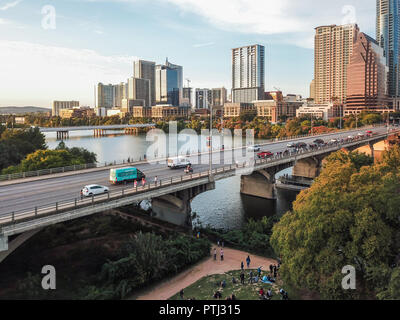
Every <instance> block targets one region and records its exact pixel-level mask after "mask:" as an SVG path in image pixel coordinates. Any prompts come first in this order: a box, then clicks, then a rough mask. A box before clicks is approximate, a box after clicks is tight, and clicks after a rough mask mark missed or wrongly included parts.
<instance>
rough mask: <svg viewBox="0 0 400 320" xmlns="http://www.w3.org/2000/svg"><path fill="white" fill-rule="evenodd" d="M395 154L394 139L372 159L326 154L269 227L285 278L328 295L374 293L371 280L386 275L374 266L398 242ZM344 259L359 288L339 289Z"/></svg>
mask: <svg viewBox="0 0 400 320" xmlns="http://www.w3.org/2000/svg"><path fill="white" fill-rule="evenodd" d="M399 154H400V149H399V147H396V148H394V149H393V150H391V151H389V152H388V153H387V154H386V155H385V156H384V159H383V161H382V162H381V163H378V164H376V165H368V163H369V162H370V161H369V160H368V159H367V158H365V157H363V156H361V155H359V154H350V155H345V154H343V152H342V151H340V152H338V153H337V154H334V155H332V156H330V157H328V159H327V162H326V164H325V166H324V169H323V171H322V173H321V175H320V177H319V178H317V179H316V181H315V183H314V184H313V185H312V187H311V188H310V189H309V190H306V191H303V192H302V193H300V195H299V196H298V197H297V200H296V201H295V203H294V205H293V211H291V212H288V213H287V214H285V215H284V216H283V218H282V219H281V220H280V222H279V223H278V224H276V225H275V226H274V228H273V234H272V237H271V244H272V246H273V248H274V249H275V251H276V252H277V253H278V254H279V255H280V256H281V257H282V260H283V262H284V263H283V265H282V269H281V274H282V276H283V278H284V279H285V281H288V282H289V283H291V284H292V285H294V286H297V287H306V288H308V289H310V290H315V291H317V292H319V293H320V294H321V295H322V297H323V298H327V299H349V298H360V297H362V295H363V294H364V295H368V293H369V292H372V294H373V295H375V296H376V294H379V292H380V290H381V288H379V287H377V286H376V282H385V280H384V279H382V278H379V279H378V278H377V277H376V276H374V274H375V275H376V273H377V272H376V268H377V267H379V266H382V265H383V266H390V265H391V264H393V261H394V259H395V256H396V254H397V253H398V250H399V242H398V241H397V240H396V239H398V237H399V230H400V229H399V227H400V225H399V224H400V223H399V211H398V208H399V206H400V195H399V193H398V190H400V167H398V166H397V163H398V162H399V161H400V158H399V159H398V158H397V157H398V155H399ZM394 158H396V160H394ZM365 165H367V166H365ZM346 265H353V266H354V267H355V268H356V270H357V278H358V280H359V286H360V287H361V288H364V289H365V290H357V291H346V290H343V289H342V287H341V279H342V278H343V275H342V274H341V270H342V268H343V267H344V266H346ZM380 270H383V269H382V268H380ZM378 280H379V281H378ZM380 286H381V287H384V286H382V284H381V285H380ZM378 296H379V295H378Z"/></svg>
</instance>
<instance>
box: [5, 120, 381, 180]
mask: <svg viewBox="0 0 400 320" xmlns="http://www.w3.org/2000/svg"><path fill="white" fill-rule="evenodd" d="M377 127H381V126H368V127H364V129H368V128H377ZM352 131H357V130H356V129H351V130H348V129H343V130H338V131H335V132H329V133H324V134H307V135H300V136H290V137H283V138H275V139H269V140H265V141H263V142H262V143H258V145H260V146H266V145H269V144H271V143H278V142H284V141H290V140H298V139H304V138H310V137H324V136H327V135H334V134H339V133H342V132H352ZM240 148H246V146H243V147H240ZM240 148H233V149H226V150H221V149H213V152H221V151H230V150H235V149H240ZM208 152H209V151H208V150H207V149H203V150H198V152H196V153H188V152H181V153H180V154H179V155H181V156H196V155H201V154H204V153H208ZM176 155H177V154H174V156H176ZM168 156H169V155H167V157H168ZM167 157H160V158H159V159H154V160H152V161H157V162H160V161H163V160H165V161H166V160H167ZM146 159H147V157H146V155H143V158H142V156H140V157H139V158H136V159H135V158H134V157H129V158H127V160H125V159H123V160H118V161H116V160H115V161H111V162H104V163H101V164H100V163H91V164H82V165H73V166H68V167H60V168H52V169H42V170H36V171H28V172H17V173H11V174H5V175H0V181H10V180H16V179H25V178H32V177H39V176H46V175H50V174H55V173H64V172H71V171H80V170H85V169H93V168H107V167H110V166H118V165H138V164H141V163H142V162H143V161H146Z"/></svg>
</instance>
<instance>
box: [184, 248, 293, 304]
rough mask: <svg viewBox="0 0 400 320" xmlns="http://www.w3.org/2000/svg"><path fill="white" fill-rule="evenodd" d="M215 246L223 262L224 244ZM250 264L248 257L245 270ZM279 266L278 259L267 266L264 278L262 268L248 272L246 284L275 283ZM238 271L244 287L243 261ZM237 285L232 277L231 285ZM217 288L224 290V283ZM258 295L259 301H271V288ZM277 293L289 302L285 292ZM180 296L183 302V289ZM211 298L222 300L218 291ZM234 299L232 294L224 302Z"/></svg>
mask: <svg viewBox="0 0 400 320" xmlns="http://www.w3.org/2000/svg"><path fill="white" fill-rule="evenodd" d="M217 246H218V247H220V259H221V261H223V260H224V250H223V248H224V242H223V241H220V240H218V242H217ZM214 260H215V261H216V260H217V248H214ZM250 264H251V258H250V256H249V255H248V256H247V258H246V265H247V269H249V268H250ZM280 266H281V261H280V259H278V264H277V265H275V264H274V265H272V264H270V265H269V274H268V275H266V276H264V277H263V278H261V273H262V268H263V266H259V267H258V268H257V271H256V273H253V271H252V270H250V272H249V278H248V281H247V283H249V284H253V283H258V282H259V281H261V282H263V283H269V284H273V283H276V278H277V276H278V271H279V269H280ZM240 269H241V273H240V283H241V284H243V285H244V284H245V283H246V279H245V278H246V276H245V272H244V262H243V261H242V262H241V265H240ZM237 283H238V281H237V280H236V278H235V277H232V284H233V285H235V284H237ZM217 286H219V287H220V288H222V289H225V288H226V281H225V280H222V281H221V282H219V283H217ZM258 293H259V297H260V299H261V300H271V298H272V296H273V291H272V288H270V289H268V290H267V291H265V290H264V288H261V289H260V290H259V291H258ZM279 293H280V295H281V296H282V297H281V298H282V300H289V296H288V293H287V292H286V291H285V290H283V289H280V290H279ZM180 296H181V299H182V300H183V289H182V290H181V292H180ZM213 298H214V299H222V293H221V292H220V290H217V291H215V293H214V295H213ZM236 299H237V298H236V296H235V295H234V294H232V295H231V296H229V297H227V299H226V300H236Z"/></svg>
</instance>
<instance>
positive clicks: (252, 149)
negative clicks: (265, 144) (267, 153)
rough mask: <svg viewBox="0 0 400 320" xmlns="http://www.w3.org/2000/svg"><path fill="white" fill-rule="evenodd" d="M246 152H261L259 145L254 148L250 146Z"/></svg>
mask: <svg viewBox="0 0 400 320" xmlns="http://www.w3.org/2000/svg"><path fill="white" fill-rule="evenodd" d="M247 150H248V151H250V152H251V151H252V152H258V151H261V147H260V146H259V145H255V146H250V147H248V148H247Z"/></svg>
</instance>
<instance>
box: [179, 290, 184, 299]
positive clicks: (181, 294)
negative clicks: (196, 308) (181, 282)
mask: <svg viewBox="0 0 400 320" xmlns="http://www.w3.org/2000/svg"><path fill="white" fill-rule="evenodd" d="M184 293H185V292H184V291H183V289H182V290H181V291H180V292H179V295H180V297H181V300H183V295H184Z"/></svg>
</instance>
